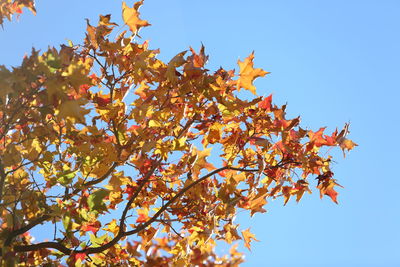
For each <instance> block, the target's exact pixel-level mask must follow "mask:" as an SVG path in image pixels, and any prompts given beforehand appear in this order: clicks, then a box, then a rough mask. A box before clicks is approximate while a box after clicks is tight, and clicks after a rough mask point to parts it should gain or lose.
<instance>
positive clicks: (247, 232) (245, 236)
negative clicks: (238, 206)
mask: <svg viewBox="0 0 400 267" xmlns="http://www.w3.org/2000/svg"><path fill="white" fill-rule="evenodd" d="M242 236H243V239H244V246H245V247H246V248H247V249H248V250H250V242H251V241H253V240H254V241H258V240H257V239H256V236H255V234H252V233H251V232H250V228H247V229H246V230H244V231H242ZM252 239H253V240H252Z"/></svg>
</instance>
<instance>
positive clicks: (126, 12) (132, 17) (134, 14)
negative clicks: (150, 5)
mask: <svg viewBox="0 0 400 267" xmlns="http://www.w3.org/2000/svg"><path fill="white" fill-rule="evenodd" d="M142 4H143V0H141V1H139V2H136V3H135V4H134V5H133V8H131V7H128V6H127V5H126V3H125V2H122V18H123V20H124V22H125V24H126V25H128V26H129V29H130V30H131V31H132V32H133V33H137V31H138V30H139V29H140V28H141V27H146V26H149V25H150V23H149V22H148V21H147V20H142V19H140V18H139V15H140V13H139V12H138V10H139V8H140V6H141V5H142Z"/></svg>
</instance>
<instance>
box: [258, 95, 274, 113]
mask: <svg viewBox="0 0 400 267" xmlns="http://www.w3.org/2000/svg"><path fill="white" fill-rule="evenodd" d="M271 104H272V95H269V96H268V97H266V98H264V100H263V101H261V102H259V103H258V106H259V107H260V108H263V109H265V110H267V111H270V110H271Z"/></svg>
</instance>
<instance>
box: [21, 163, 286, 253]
mask: <svg viewBox="0 0 400 267" xmlns="http://www.w3.org/2000/svg"><path fill="white" fill-rule="evenodd" d="M291 163H292V162H282V163H280V164H277V165H275V166H270V167H268V168H267V169H275V168H280V167H283V166H284V165H286V164H291ZM156 168H157V165H154V166H153V168H152V169H151V170H150V171H149V173H150V174H149V175H146V176H145V178H144V180H143V183H142V185H141V186H140V188H141V189H142V188H143V186H144V184H145V183H146V181H145V180H146V179H149V178H150V176H151V175H152V173H153V172H154V170H155V169H156ZM223 170H237V171H244V172H258V171H260V170H259V169H246V168H238V167H231V166H224V167H221V168H218V169H216V170H214V171H212V172H210V173H208V174H206V175H204V176H203V177H201V178H199V179H197V180H196V181H194V182H193V183H191V184H190V185H188V186H186V187H185V188H183V189H182V190H180V191H179V192H178V193H177V194H176V195H175V196H174V197H172V198H171V199H170V200H169V201H168V202H167V203H165V204H164V205H163V206H162V207H161V208H160V209H159V210H158V211H157V212H156V213H155V214H154V215H153V216H152V217H151V218H150V219H149V220H148V221H147V222H145V223H143V224H140V225H139V226H138V227H137V228H136V229H134V230H131V231H127V232H125V231H124V230H123V228H124V226H125V222H124V220H125V218H126V214H127V212H128V210H129V207H130V205H128V204H129V203H130V204H132V203H133V201H134V199H135V197H137V195H138V194H139V192H140V190H137V191H136V192H138V193H136V192H135V194H134V196H132V198H131V199H130V200H129V201H128V203H127V205H126V206H125V209H124V211H123V214H122V216H121V222H120V230H119V232H118V234H117V235H116V236H115V237H114V238H113V239H112V240H111V241H110V242H108V243H106V244H104V245H102V246H99V247H91V248H85V249H82V250H72V249H69V248H67V247H66V246H64V245H62V244H61V243H57V242H42V243H38V244H33V245H26V246H15V251H16V252H27V251H35V250H38V249H41V248H53V249H57V250H59V251H61V252H63V253H64V254H65V255H70V254H71V253H72V252H73V253H85V254H87V255H89V254H93V253H100V252H102V251H104V250H106V249H109V248H111V247H112V246H114V245H115V244H117V243H118V241H119V240H120V239H121V238H123V237H125V236H129V235H133V234H137V233H139V232H141V231H143V230H144V229H146V227H148V226H149V225H151V224H152V223H153V222H155V221H157V219H158V217H159V216H160V215H161V214H162V213H163V212H164V211H166V210H167V208H168V207H169V206H170V205H171V204H172V203H174V202H175V201H176V200H178V199H179V198H181V197H182V196H183V195H184V194H185V193H186V192H187V191H189V190H190V189H191V188H193V187H194V186H196V185H198V184H199V183H201V182H202V181H204V180H206V179H207V178H209V177H211V176H213V175H215V174H217V173H219V172H221V171H223ZM135 195H136V196H135ZM121 226H122V227H121ZM26 227H27V226H26ZM32 227H33V226H32Z"/></svg>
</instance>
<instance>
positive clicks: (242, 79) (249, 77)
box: [237, 52, 269, 94]
mask: <svg viewBox="0 0 400 267" xmlns="http://www.w3.org/2000/svg"><path fill="white" fill-rule="evenodd" d="M253 59H254V52H253V53H251V54H250V56H248V57H247V58H246V59H245V60H244V61H240V60H239V61H238V65H239V68H240V72H239V79H238V81H237V86H238V88H244V89H247V90H249V91H250V92H252V93H253V94H256V87H255V86H254V85H253V81H254V80H255V79H256V78H258V77H264V76H265V75H266V74H268V73H269V72H267V71H264V70H263V69H254V68H253V65H254V63H253Z"/></svg>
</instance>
